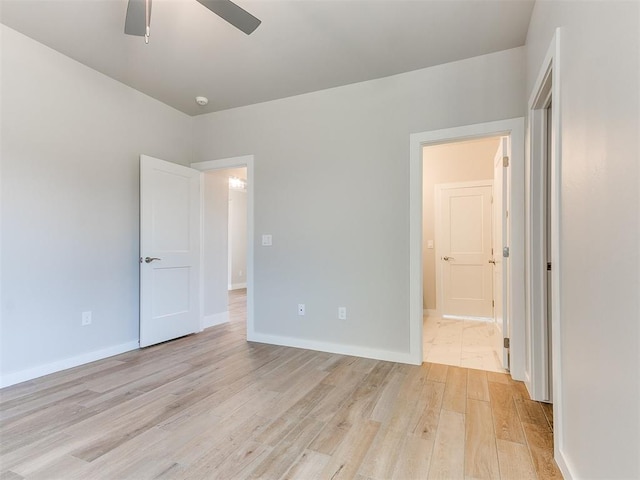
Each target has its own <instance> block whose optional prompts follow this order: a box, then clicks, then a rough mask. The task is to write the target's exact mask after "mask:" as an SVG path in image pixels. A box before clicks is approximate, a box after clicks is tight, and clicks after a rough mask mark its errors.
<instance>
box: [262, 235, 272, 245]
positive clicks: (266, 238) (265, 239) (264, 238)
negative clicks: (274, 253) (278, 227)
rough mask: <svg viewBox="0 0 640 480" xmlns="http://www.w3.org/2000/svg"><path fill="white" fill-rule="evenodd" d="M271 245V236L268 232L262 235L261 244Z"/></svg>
mask: <svg viewBox="0 0 640 480" xmlns="http://www.w3.org/2000/svg"><path fill="white" fill-rule="evenodd" d="M271 245H273V236H272V235H270V234H264V235H262V246H263V247H270V246H271Z"/></svg>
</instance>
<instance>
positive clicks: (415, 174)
mask: <svg viewBox="0 0 640 480" xmlns="http://www.w3.org/2000/svg"><path fill="white" fill-rule="evenodd" d="M499 135H509V136H510V137H511V164H510V168H509V177H510V182H511V185H512V188H511V195H510V199H509V222H510V231H511V244H510V245H509V247H510V249H511V256H510V262H511V268H510V275H509V280H508V282H509V287H510V288H509V294H510V302H509V311H510V315H509V316H510V318H511V322H512V327H511V328H512V331H511V337H510V338H511V340H510V341H511V376H512V377H513V378H514V379H516V380H522V379H523V378H524V370H525V368H524V367H525V321H524V320H525V310H524V294H525V289H524V278H525V271H524V263H525V261H524V260H525V254H524V215H525V212H524V198H525V184H524V170H525V164H524V152H525V145H524V118H522V117H520V118H511V119H508V120H498V121H495V122H487V123H478V124H474V125H466V126H462V127H454V128H446V129H442V130H433V131H429V132H420V133H413V134H411V135H410V139H409V148H410V155H409V314H410V325H409V332H410V333H409V335H410V358H411V360H412V363H415V364H417V365H419V364H421V363H422V358H423V357H422V316H423V298H422V149H423V147H424V146H426V145H436V144H441V143H449V142H456V141H461V140H469V139H473V138H483V137H493V136H499Z"/></svg>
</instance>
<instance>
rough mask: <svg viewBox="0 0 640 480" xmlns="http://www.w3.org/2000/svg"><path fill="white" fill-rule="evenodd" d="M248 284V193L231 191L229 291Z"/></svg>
mask: <svg viewBox="0 0 640 480" xmlns="http://www.w3.org/2000/svg"><path fill="white" fill-rule="evenodd" d="M246 284H247V191H246V190H229V289H236V288H243V287H244V286H246Z"/></svg>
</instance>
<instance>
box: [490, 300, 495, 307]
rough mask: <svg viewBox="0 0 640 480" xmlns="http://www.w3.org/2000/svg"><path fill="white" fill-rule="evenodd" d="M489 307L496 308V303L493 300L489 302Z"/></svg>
mask: <svg viewBox="0 0 640 480" xmlns="http://www.w3.org/2000/svg"><path fill="white" fill-rule="evenodd" d="M491 306H492V307H493V308H496V301H495V300H491Z"/></svg>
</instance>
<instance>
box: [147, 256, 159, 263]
mask: <svg viewBox="0 0 640 480" xmlns="http://www.w3.org/2000/svg"><path fill="white" fill-rule="evenodd" d="M154 260H162V259H161V258H158V257H145V258H144V261H145V262H146V263H151V262H153V261H154Z"/></svg>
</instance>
